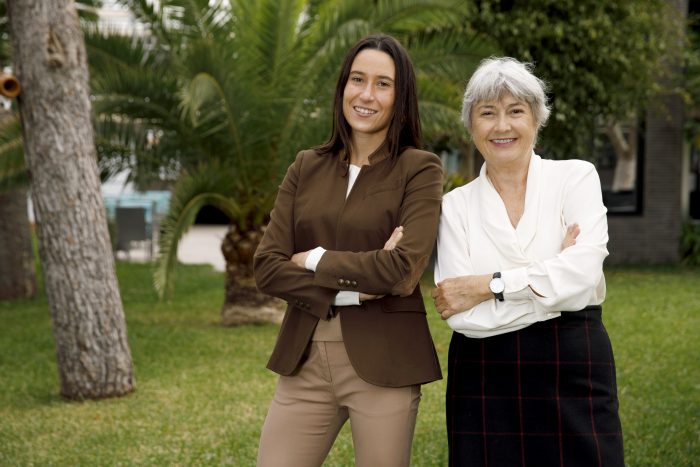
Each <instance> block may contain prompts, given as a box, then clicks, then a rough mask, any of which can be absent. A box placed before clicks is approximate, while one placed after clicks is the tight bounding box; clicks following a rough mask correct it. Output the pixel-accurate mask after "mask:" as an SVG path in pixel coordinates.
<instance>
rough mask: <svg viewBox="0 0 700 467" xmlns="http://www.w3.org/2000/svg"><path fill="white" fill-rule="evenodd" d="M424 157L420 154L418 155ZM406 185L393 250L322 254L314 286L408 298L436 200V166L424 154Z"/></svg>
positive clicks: (430, 236) (423, 258) (431, 231)
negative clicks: (347, 285)
mask: <svg viewBox="0 0 700 467" xmlns="http://www.w3.org/2000/svg"><path fill="white" fill-rule="evenodd" d="M424 154H425V153H424ZM419 164H420V166H419V167H418V169H417V170H415V171H414V172H413V173H412V175H411V176H410V179H409V180H407V183H406V188H405V191H404V195H403V200H402V203H401V207H400V212H399V216H398V223H397V225H402V226H403V227H404V235H403V237H402V238H401V241H400V242H399V244H398V245H397V246H396V248H394V249H393V250H383V249H379V250H371V251H364V252H350V251H333V250H328V251H326V252H325V253H324V255H323V257H322V258H321V260H320V261H319V263H318V266H317V268H316V273H315V278H316V281H315V283H316V284H317V285H319V286H323V287H329V288H336V289H340V288H342V285H340V284H341V283H340V281H342V280H343V278H347V277H352V278H355V279H353V280H355V281H356V282H357V286H356V289H357V290H361V291H362V292H365V293H369V294H391V295H403V296H406V295H410V294H411V293H412V292H413V290H414V289H415V287H416V284H417V283H418V280H419V279H420V277H421V275H422V274H423V271H424V270H425V267H426V266H427V264H428V260H429V259H430V255H431V253H432V250H433V246H434V244H435V235H436V234H437V225H438V220H439V217H440V200H441V197H442V163H441V161H440V159H439V158H438V157H437V156H436V155H434V154H429V155H428V157H425V158H423V160H422V161H420V162H419Z"/></svg>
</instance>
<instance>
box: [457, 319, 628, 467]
mask: <svg viewBox="0 0 700 467" xmlns="http://www.w3.org/2000/svg"><path fill="white" fill-rule="evenodd" d="M446 404H447V434H448V442H449V454H450V466H458V467H472V466H488V467H498V466H504V467H505V466H507V467H513V466H532V467H549V466H558V467H577V466H581V467H594V466H598V467H618V466H620V467H622V466H624V460H623V450H622V429H621V426H620V418H619V416H618V402H617V384H616V379H615V362H614V360H613V353H612V346H611V345H610V339H609V338H608V334H607V331H606V330H605V327H604V326H603V322H602V320H601V307H600V306H589V307H586V308H584V309H583V310H581V311H576V312H564V313H562V315H561V317H559V318H555V319H550V320H548V321H544V322H539V323H536V324H533V325H531V326H529V327H527V328H524V329H521V330H519V331H516V332H511V333H506V334H502V335H498V336H493V337H488V338H485V339H472V338H468V337H466V336H464V335H463V334H459V333H457V332H455V333H453V334H452V341H451V342H450V353H449V363H448V379H447V397H446Z"/></svg>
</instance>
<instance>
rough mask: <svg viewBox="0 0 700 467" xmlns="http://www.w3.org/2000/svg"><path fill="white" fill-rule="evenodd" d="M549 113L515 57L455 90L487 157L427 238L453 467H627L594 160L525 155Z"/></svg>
mask: <svg viewBox="0 0 700 467" xmlns="http://www.w3.org/2000/svg"><path fill="white" fill-rule="evenodd" d="M549 112H550V111H549V108H548V105H547V100H546V96H545V85H544V83H543V82H542V81H541V80H540V79H538V78H537V77H535V76H534V75H533V74H532V73H531V67H530V66H529V65H527V64H523V63H520V62H518V61H517V60H515V59H512V58H491V59H488V60H485V61H484V62H482V64H481V65H480V67H479V68H478V70H477V71H476V72H475V73H474V75H473V76H472V78H471V80H470V81H469V84H468V85H467V89H466V92H465V94H464V103H463V110H462V118H463V121H464V124H465V127H466V128H467V130H468V131H469V132H470V133H471V136H472V139H473V141H474V144H475V145H476V147H477V149H478V150H479V152H480V153H481V154H482V155H483V157H484V160H485V163H484V165H483V166H482V168H481V172H480V174H479V177H478V178H477V179H475V180H474V181H472V182H471V183H469V184H467V185H465V186H463V187H460V188H457V189H455V190H453V191H452V192H450V193H449V194H447V195H445V197H444V199H443V205H442V214H441V220H440V230H439V235H438V259H437V264H436V267H435V282H436V284H437V288H436V289H434V291H433V298H434V299H435V305H436V308H437V310H438V312H439V313H440V315H441V317H442V318H443V319H445V320H447V324H448V325H449V326H450V327H451V328H452V329H453V330H454V331H455V332H454V333H453V335H452V341H451V343H450V351H449V365H448V373H449V375H448V384H447V429H448V437H449V451H450V465H458V466H462V465H469V466H477V465H488V466H489V467H495V466H509V467H510V466H516V465H518V466H537V467H546V466H567V467H570V466H582V467H583V466H585V467H591V466H606V467H608V466H622V465H624V462H623V449H622V432H621V427H620V420H619V416H618V402H617V390H616V381H615V365H614V361H613V354H612V348H611V345H610V340H609V338H608V335H607V333H606V330H605V327H604V326H603V323H602V321H601V303H602V302H603V300H604V298H605V279H604V277H603V260H604V259H605V257H606V256H607V255H608V251H607V248H606V244H607V241H608V232H607V221H606V208H605V206H604V205H603V202H602V196H601V189H600V180H599V178H598V174H597V173H596V170H595V168H594V167H593V165H591V164H590V163H588V162H584V161H580V160H564V161H552V160H544V159H542V158H540V156H538V155H537V154H535V153H534V152H533V148H534V144H535V142H536V140H537V134H538V131H539V129H540V128H541V127H542V126H543V125H544V124H545V123H546V121H547V118H548V116H549Z"/></svg>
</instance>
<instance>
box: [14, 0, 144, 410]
mask: <svg viewBox="0 0 700 467" xmlns="http://www.w3.org/2000/svg"><path fill="white" fill-rule="evenodd" d="M7 9H8V17H9V24H10V35H11V40H12V47H13V58H14V63H15V71H16V73H17V76H18V78H19V80H20V82H21V83H22V89H23V92H22V94H21V96H20V99H19V109H20V115H21V121H22V128H23V135H24V141H25V156H26V159H27V165H28V168H29V171H30V173H31V180H32V196H33V202H34V203H33V204H34V209H35V215H36V221H37V232H38V237H39V254H40V257H41V261H42V266H43V272H44V282H45V285H46V293H47V296H48V302H49V308H50V311H51V317H52V321H53V331H54V339H55V344H56V353H57V360H58V369H59V377H60V383H61V394H62V395H63V396H64V397H66V398H69V399H84V398H103V397H111V396H118V395H123V394H126V393H129V392H131V391H132V390H133V388H134V386H133V368H132V362H131V354H130V351H129V346H128V343H127V337H126V322H125V319H124V312H123V309H122V303H121V297H120V295H119V288H118V285H117V278H116V274H115V269H114V259H113V256H112V251H111V247H110V240H109V233H108V229H107V220H106V214H105V210H104V206H103V203H102V196H101V194H100V182H99V177H98V170H97V163H96V157H95V146H94V142H93V131H92V122H91V115H90V99H89V89H88V72H87V63H86V54H85V44H84V41H83V35H82V32H81V30H80V25H79V21H78V16H77V14H76V10H75V6H74V4H73V2H72V1H70V0H11V1H8V2H7Z"/></svg>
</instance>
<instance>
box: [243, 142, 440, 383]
mask: <svg viewBox="0 0 700 467" xmlns="http://www.w3.org/2000/svg"><path fill="white" fill-rule="evenodd" d="M369 160H370V165H368V166H364V167H362V170H361V172H360V174H359V176H358V177H357V180H356V182H355V185H354V186H353V188H352V191H351V192H350V195H349V196H348V198H347V200H346V199H345V193H346V191H347V185H348V160H347V157H345V156H329V155H325V156H322V155H319V154H318V153H317V152H316V151H314V150H307V151H302V152H300V153H299V154H298V155H297V157H296V160H295V161H294V163H293V164H292V165H291V166H290V167H289V169H288V170H287V175H286V176H285V178H284V181H283V182H282V185H280V187H279V193H278V195H277V200H276V201H275V206H274V209H273V210H272V213H271V215H270V223H269V225H268V227H267V230H266V231H265V235H264V237H263V239H262V241H261V243H260V246H259V247H258V249H257V251H256V253H255V280H256V282H257V285H258V287H259V288H260V290H261V291H263V292H265V293H267V294H269V295H273V296H276V297H280V298H282V299H284V300H286V301H287V302H288V306H287V311H286V313H285V316H284V321H283V322H282V326H281V328H280V332H279V336H278V338H277V343H276V345H275V348H274V351H273V352H272V356H271V357H270V360H269V362H268V365H267V367H268V368H269V369H271V370H273V371H275V372H277V373H279V374H282V375H291V374H294V373H295V371H296V370H297V369H298V368H299V367H300V365H301V364H302V363H303V361H304V358H305V354H306V349H307V347H308V345H309V343H310V340H311V337H312V335H313V333H314V329H315V328H316V324H317V323H318V321H319V319H328V317H329V312H330V309H331V303H332V300H333V297H334V296H335V295H336V293H337V292H338V291H339V290H353V291H359V292H365V293H370V294H385V295H386V296H385V297H384V298H382V299H379V300H369V301H366V302H363V303H362V304H361V305H359V306H347V307H337V308H336V309H337V310H340V311H339V312H340V320H341V328H342V332H343V340H344V342H345V347H346V349H347V352H348V355H349V357H350V361H351V362H352V365H353V367H354V368H355V371H357V373H358V375H359V376H360V377H361V378H362V379H364V380H365V381H367V382H369V383H372V384H376V385H379V386H388V387H400V386H407V385H412V384H419V383H426V382H430V381H434V380H436V379H440V378H442V374H441V372H440V365H439V362H438V359H437V355H436V352H435V347H434V345H433V341H432V338H431V336H430V331H429V329H428V323H427V320H426V315H425V306H424V304H423V298H422V296H421V292H420V288H419V286H418V280H419V279H420V277H421V275H422V273H423V271H424V269H425V267H426V266H427V264H428V259H429V257H430V254H431V252H432V249H433V244H434V242H435V237H436V235H437V226H438V220H439V217H440V202H441V197H442V165H441V162H440V159H439V158H438V157H437V156H436V155H434V154H431V153H429V152H425V151H420V150H417V149H407V150H405V151H404V152H403V153H402V154H401V155H400V156H399V157H398V158H397V160H396V161H393V160H391V158H390V157H389V156H388V152H387V150H386V147H382V148H380V149H378V150H377V151H376V152H375V153H374V154H372V155H371V156H370V159H369ZM399 225H402V226H404V236H403V238H402V239H401V241H400V242H399V244H398V246H397V247H396V248H395V249H394V250H391V251H386V250H383V246H384V243H385V242H386V240H387V239H388V238H389V236H390V235H391V233H392V231H393V230H394V228H395V227H397V226H399ZM317 246H321V247H323V248H325V249H326V250H327V251H326V252H325V254H324V255H323V257H322V258H321V261H320V262H319V263H318V265H317V268H316V272H313V271H309V270H306V269H303V268H300V267H298V266H296V265H295V264H294V263H292V262H291V261H290V260H289V258H290V257H291V256H292V254H294V253H296V252H301V251H306V250H310V249H312V248H315V247H317Z"/></svg>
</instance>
